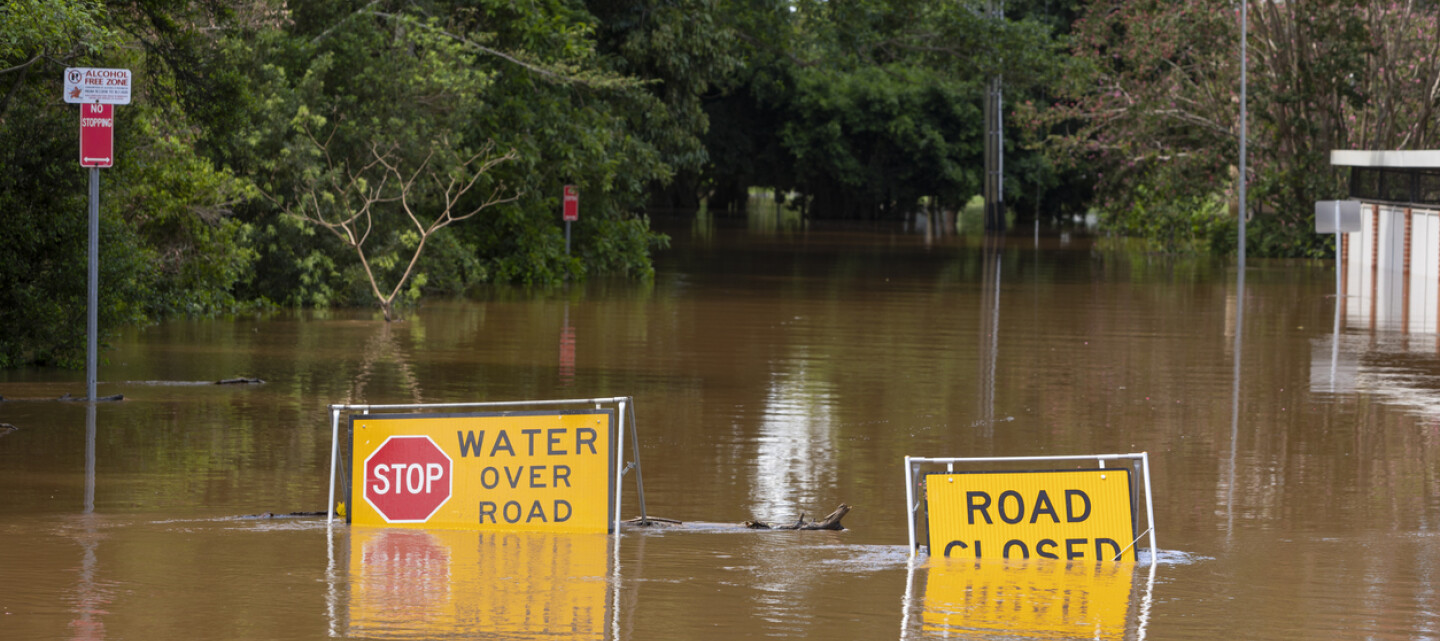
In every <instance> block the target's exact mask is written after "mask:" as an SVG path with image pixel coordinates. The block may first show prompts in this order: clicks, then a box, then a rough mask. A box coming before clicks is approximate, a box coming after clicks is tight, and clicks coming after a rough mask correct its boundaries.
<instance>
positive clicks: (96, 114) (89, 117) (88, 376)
mask: <svg viewBox="0 0 1440 641" xmlns="http://www.w3.org/2000/svg"><path fill="white" fill-rule="evenodd" d="M64 86H65V88H64V93H63V96H64V98H65V102H67V103H71V104H78V105H80V166H81V167H89V168H90V209H89V218H90V239H89V241H90V247H89V256H88V260H87V263H88V265H87V276H86V278H87V281H88V283H87V286H86V318H85V399H86V400H87V401H90V402H92V403H93V402H95V400H96V398H97V397H96V396H95V380H96V377H97V375H98V369H99V368H98V365H97V364H98V362H99V354H98V352H99V335H100V168H101V167H110V166H112V165H113V164H114V162H115V154H114V124H115V123H114V114H115V110H114V107H113V105H128V104H130V88H131V86H132V82H131V76H130V70H129V69H98V68H91V67H71V68H69V69H66V70H65V85H64Z"/></svg>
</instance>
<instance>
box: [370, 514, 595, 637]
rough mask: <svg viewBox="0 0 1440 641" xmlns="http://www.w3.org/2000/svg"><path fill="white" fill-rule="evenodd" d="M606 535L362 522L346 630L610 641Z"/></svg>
mask: <svg viewBox="0 0 1440 641" xmlns="http://www.w3.org/2000/svg"><path fill="white" fill-rule="evenodd" d="M608 543H609V541H608V539H607V537H606V536H605V535H604V534H553V533H544V532H463V531H458V530H404V529H374V528H357V529H355V530H352V531H351V534H350V572H349V585H350V589H349V600H348V604H349V608H348V610H347V613H346V614H347V615H348V616H347V617H346V623H347V625H346V627H347V628H348V629H347V630H345V634H344V636H355V637H366V638H372V637H376V638H415V639H434V638H441V637H443V638H451V637H456V638H495V637H503V638H526V639H528V638H539V637H545V638H555V639H573V640H577V641H579V640H593V641H602V640H603V639H604V638H605V629H606V622H607V620H608V617H607V598H606V597H607V592H606V590H607V583H606V574H607V572H608V568H609V566H608V562H607V550H608Z"/></svg>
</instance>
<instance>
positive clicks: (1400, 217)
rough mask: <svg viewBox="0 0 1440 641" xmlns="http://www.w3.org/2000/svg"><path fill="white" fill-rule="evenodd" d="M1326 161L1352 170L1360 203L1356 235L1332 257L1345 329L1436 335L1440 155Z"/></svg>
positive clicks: (1374, 154)
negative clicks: (1335, 259)
mask: <svg viewBox="0 0 1440 641" xmlns="http://www.w3.org/2000/svg"><path fill="white" fill-rule="evenodd" d="M1330 163H1331V164H1332V165H1336V166H1345V167H1350V168H1351V169H1350V198H1351V199H1353V200H1358V201H1360V202H1361V203H1362V206H1361V208H1360V215H1361V230H1360V231H1358V232H1351V233H1344V234H1340V238H1339V241H1340V243H1339V246H1338V248H1337V251H1336V254H1337V255H1336V258H1337V268H1338V269H1339V270H1340V271H1341V277H1340V282H1341V288H1342V292H1341V293H1342V294H1343V295H1344V298H1342V299H1341V304H1342V305H1343V306H1344V307H1343V309H1342V314H1341V316H1342V318H1344V319H1345V324H1346V325H1347V326H1349V327H1365V328H1369V329H1372V330H1390V331H1398V332H1400V333H1402V334H1414V333H1426V334H1440V332H1437V329H1440V327H1437V322H1440V150H1425V151H1349V150H1337V151H1331V152H1330ZM1433 347H1434V348H1435V349H1437V350H1440V337H1437V343H1436V344H1435V345H1434V346H1433Z"/></svg>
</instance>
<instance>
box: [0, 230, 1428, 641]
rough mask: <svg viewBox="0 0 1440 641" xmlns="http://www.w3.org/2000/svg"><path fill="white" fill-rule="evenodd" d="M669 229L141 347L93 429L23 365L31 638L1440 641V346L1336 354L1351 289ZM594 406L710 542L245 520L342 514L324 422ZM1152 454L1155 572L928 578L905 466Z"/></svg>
mask: <svg viewBox="0 0 1440 641" xmlns="http://www.w3.org/2000/svg"><path fill="white" fill-rule="evenodd" d="M658 226H660V227H661V228H662V229H665V230H666V231H667V232H669V233H670V234H671V236H672V238H673V247H672V249H671V250H669V251H667V252H665V253H664V254H663V255H661V256H660V257H659V258H658V260H657V276H656V279H655V281H654V282H653V283H649V284H637V283H629V282H612V281H596V282H590V283H586V284H584V285H581V286H577V287H574V288H572V289H570V290H568V291H556V292H553V293H542V294H534V293H525V292H519V291H514V290H496V291H494V292H491V293H489V294H488V295H487V296H485V298H484V299H483V300H480V301H453V302H448V301H427V303H426V305H425V306H424V307H423V308H421V309H420V310H418V311H417V312H415V313H413V314H412V316H411V317H410V318H409V319H408V320H407V321H405V322H401V323H395V324H391V325H388V326H387V325H386V324H384V323H383V322H381V321H379V320H377V318H378V316H376V315H372V314H369V313H358V312H350V311H330V312H314V313H295V314H289V313H287V314H280V315H277V316H274V317H269V318H264V319H258V320H257V319H240V320H216V321H184V322H175V323H167V324H163V325H159V326H155V327H149V328H144V329H140V330H135V331H131V332H129V333H127V334H126V335H125V336H124V337H123V338H122V340H120V341H119V342H118V344H117V345H116V348H115V349H114V350H112V351H110V352H108V355H107V362H106V363H104V364H102V366H101V368H100V380H101V382H100V385H99V393H100V394H101V395H109V394H124V396H125V400H124V401H122V402H118V403H102V404H99V405H98V406H96V407H95V409H94V412H93V415H91V414H89V413H88V412H87V406H86V405H85V404H84V403H69V402H55V401H44V400H11V399H46V398H55V397H58V396H60V395H62V394H65V393H70V394H74V395H83V390H84V381H83V372H82V373H75V372H56V371H19V372H0V396H3V397H5V398H6V399H7V400H6V401H5V402H3V403H0V423H8V424H11V425H14V426H15V427H16V428H17V429H15V430H14V431H11V432H9V433H3V435H0V579H3V581H0V583H3V585H4V588H3V590H0V638H4V639H7V640H8V639H59V638H73V639H147V640H168V639H187V640H188V639H193V638H234V639H315V638H322V637H327V636H330V637H354V638H416V639H426V638H473V637H484V638H498V639H534V638H559V639H617V640H618V639H697V640H711V639H713V640H721V639H726V640H728V639H735V638H761V637H781V638H815V637H822V636H824V637H830V638H837V639H887V638H896V639H926V638H954V637H960V638H997V637H1003V638H1039V639H1067V638H1104V639H1122V638H1124V639H1142V638H1149V639H1167V640H1169V639H1197V640H1198V639H1206V640H1208V639H1214V638H1245V639H1310V638H1335V639H1414V638H1434V637H1437V636H1440V341H1437V337H1436V336H1435V335H1433V334H1407V333H1404V332H1403V331H1402V330H1401V328H1387V327H1386V326H1384V325H1383V324H1382V325H1381V326H1378V327H1375V328H1372V327H1370V326H1368V325H1367V326H1363V327H1361V326H1356V327H1348V326H1342V328H1341V331H1340V333H1339V335H1338V336H1336V335H1335V334H1334V333H1333V330H1334V313H1335V299H1334V282H1335V281H1334V271H1333V268H1332V267H1331V264H1329V263H1318V262H1316V263H1312V262H1270V261H1255V260H1252V261H1250V263H1251V265H1250V269H1249V272H1248V274H1247V280H1246V287H1245V290H1244V291H1245V300H1244V311H1243V316H1242V315H1241V314H1238V313H1237V312H1238V311H1239V310H1240V307H1239V306H1240V304H1241V301H1240V300H1239V299H1238V297H1237V287H1236V278H1235V276H1236V275H1235V273H1234V271H1233V268H1230V267H1228V266H1227V264H1224V263H1212V262H1209V261H1184V260H1176V259H1172V258H1167V257H1160V256H1153V255H1145V254H1128V253H1124V252H1121V251H1108V250H1107V251H1101V250H1099V249H1096V248H1095V247H1092V246H1091V244H1090V242H1089V241H1088V240H1082V239H1078V238H1077V239H1074V240H1071V239H1069V238H1068V237H1065V238H1060V237H1055V236H1051V237H1048V238H1042V239H1041V242H1040V243H1039V246H1038V248H1037V247H1036V245H1035V243H1034V242H1033V240H1032V239H1031V238H1029V237H1018V238H1013V239H1010V240H1009V241H1007V242H1006V243H1003V244H997V245H993V246H988V247H987V245H986V244H985V243H984V242H983V241H981V240H979V239H977V238H975V237H969V238H966V237H944V238H939V239H930V240H927V238H926V237H925V235H923V234H918V233H905V232H900V231H894V232H892V231H874V230H869V231H856V230H824V229H813V228H812V229H810V230H808V231H795V230H791V231H785V230H782V229H776V228H774V227H771V226H765V225H758V226H756V225H752V226H750V227H746V226H744V224H743V223H742V224H741V225H740V226H738V227H735V226H731V225H727V224H724V223H719V224H717V223H715V222H713V221H702V222H694V221H690V220H673V221H662V222H661V224H659V225H658ZM1237 318H1242V319H1243V320H1242V322H1243V332H1242V333H1241V334H1240V338H1241V340H1240V341H1238V342H1237V341H1236V333H1237V331H1239V330H1240V329H1241V328H1240V327H1237V324H1236V323H1237ZM1337 339H1338V340H1337ZM1237 344H1238V345H1239V346H1240V352H1239V353H1238V354H1237V352H1236V349H1235V348H1236V346H1237ZM1236 358H1239V359H1240V361H1239V363H1240V367H1239V368H1238V369H1237V368H1236V367H1235V364H1236V360H1235V359H1236ZM1237 371H1238V373H1239V375H1238V377H1237V375H1236V373H1237ZM239 376H248V377H258V378H261V379H264V380H265V381H266V382H265V383H264V384H260V385H223V386H217V385H211V384H205V383H206V382H213V381H216V380H220V379H226V378H234V377H239ZM598 396H633V397H634V399H635V404H636V405H635V409H636V417H637V419H638V433H639V437H640V456H641V461H642V464H643V471H644V479H645V498H646V501H647V506H648V511H649V513H650V514H651V515H652V516H662V517H669V518H673V519H679V520H684V521H687V522H691V521H698V522H702V523H701V524H700V525H697V526H692V527H688V528H683V529H676V528H661V529H655V530H645V531H639V530H632V529H627V530H625V531H624V533H623V535H622V536H621V537H620V544H619V546H618V547H615V546H613V545H611V542H610V540H609V539H608V538H606V537H604V536H595V535H553V534H552V535H537V534H503V535H502V534H494V533H476V532H449V531H416V530H404V531H394V530H377V529H373V528H361V527H348V526H344V525H341V526H338V527H337V528H336V529H335V530H334V532H333V534H331V533H330V531H329V530H327V528H326V525H325V522H324V520H323V519H316V518H237V517H240V516H245V515H260V514H263V513H267V512H268V513H275V514H285V513H289V512H294V511H320V510H324V509H325V506H326V500H327V499H326V497H327V489H328V487H327V483H328V473H329V456H330V444H331V437H330V427H329V416H328V411H327V408H328V406H329V405H330V404H332V403H440V402H463V401H500V400H517V399H534V398H589V397H598ZM1141 451H1148V452H1149V453H1150V458H1151V462H1152V464H1153V466H1154V470H1153V475H1154V478H1153V481H1154V497H1155V522H1156V530H1157V542H1158V545H1159V547H1160V548H1161V550H1162V552H1161V553H1160V554H1159V555H1158V557H1159V558H1158V562H1155V563H1151V562H1150V561H1149V560H1148V559H1149V555H1144V559H1142V562H1141V563H1138V564H1133V565H1131V564H1125V565H1122V566H1111V567H1108V568H1104V567H1102V568H1096V567H1092V566H1086V565H1085V564H1071V565H1069V566H1067V565H1065V564H1058V563H1057V564H1050V565H1046V564H1045V563H1044V562H1043V561H1044V560H1035V561H1030V562H1024V563H1012V564H1000V565H995V564H990V565H987V566H985V567H983V568H976V567H973V563H972V564H966V563H961V562H957V561H956V560H954V559H951V560H944V559H935V560H930V561H923V562H921V563H920V564H918V565H917V566H916V567H914V568H913V569H912V567H911V566H910V564H909V556H908V548H907V532H906V520H905V519H906V509H905V487H904V485H905V484H904V469H903V467H904V466H903V460H904V457H905V456H906V455H913V456H1028V455H1062V454H1098V453H1122V452H1141ZM636 498H637V497H636V495H635V492H634V491H633V486H631V485H629V484H628V483H627V490H626V493H625V497H624V505H625V508H624V516H627V517H628V516H632V515H634V514H636V513H637V512H636V508H635V506H636ZM842 502H843V503H847V504H850V505H852V506H855V507H854V511H852V512H851V513H850V514H849V516H847V517H846V519H845V525H846V526H848V528H849V529H848V530H846V531H844V532H751V531H744V530H740V529H738V528H735V527H733V525H734V524H737V523H740V522H742V521H746V520H752V519H759V520H764V521H770V522H777V523H788V522H792V521H794V519H795V518H796V517H798V516H799V515H800V513H801V512H804V513H805V514H807V515H809V516H810V517H811V518H818V517H819V516H821V515H824V514H826V513H828V512H829V511H830V510H832V509H834V508H835V507H836V506H837V505H839V504H840V503H842Z"/></svg>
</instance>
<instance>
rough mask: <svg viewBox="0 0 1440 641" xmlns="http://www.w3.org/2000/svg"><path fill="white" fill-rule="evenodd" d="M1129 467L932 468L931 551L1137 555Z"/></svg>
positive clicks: (1102, 557) (1106, 557)
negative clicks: (935, 470) (939, 470)
mask: <svg viewBox="0 0 1440 641" xmlns="http://www.w3.org/2000/svg"><path fill="white" fill-rule="evenodd" d="M1130 478H1131V477H1130V474H1129V470H1128V469H1125V468H1118V469H1095V470H1060V471H1037V472H972V473H954V472H947V473H933V474H929V475H926V482H925V493H926V504H927V521H928V526H927V527H928V528H929V540H930V541H931V550H932V552H933V553H935V554H937V555H943V556H946V557H964V558H970V557H973V558H976V559H985V558H1005V559H1030V558H1042V559H1055V560H1066V561H1076V560H1087V561H1110V560H1128V561H1133V560H1134V556H1135V553H1134V550H1133V549H1132V546H1131V544H1130V541H1131V540H1132V539H1134V538H1135V532H1134V530H1135V525H1134V518H1133V515H1134V507H1133V505H1132V504H1131V503H1132V492H1131V484H1130Z"/></svg>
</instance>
